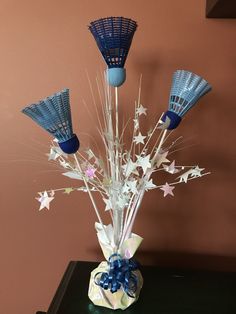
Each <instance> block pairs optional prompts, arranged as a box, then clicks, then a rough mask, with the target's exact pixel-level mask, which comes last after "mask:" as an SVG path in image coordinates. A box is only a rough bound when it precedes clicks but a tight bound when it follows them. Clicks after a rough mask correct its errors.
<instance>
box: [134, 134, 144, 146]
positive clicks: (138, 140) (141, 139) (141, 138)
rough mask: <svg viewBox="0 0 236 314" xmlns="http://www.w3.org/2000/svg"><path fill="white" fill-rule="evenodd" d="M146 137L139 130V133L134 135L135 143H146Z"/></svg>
mask: <svg viewBox="0 0 236 314" xmlns="http://www.w3.org/2000/svg"><path fill="white" fill-rule="evenodd" d="M145 138H146V136H143V135H142V134H141V132H139V134H138V135H137V136H134V142H135V144H139V143H141V144H144V139H145Z"/></svg>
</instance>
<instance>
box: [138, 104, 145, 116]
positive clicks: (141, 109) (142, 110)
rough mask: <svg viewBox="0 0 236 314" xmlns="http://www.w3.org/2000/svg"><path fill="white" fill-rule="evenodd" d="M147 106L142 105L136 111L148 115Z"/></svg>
mask: <svg viewBox="0 0 236 314" xmlns="http://www.w3.org/2000/svg"><path fill="white" fill-rule="evenodd" d="M146 111H147V108H144V107H143V105H140V106H139V107H138V108H137V109H136V113H137V114H138V115H139V116H141V115H142V114H144V115H145V116H146V115H147V113H146Z"/></svg>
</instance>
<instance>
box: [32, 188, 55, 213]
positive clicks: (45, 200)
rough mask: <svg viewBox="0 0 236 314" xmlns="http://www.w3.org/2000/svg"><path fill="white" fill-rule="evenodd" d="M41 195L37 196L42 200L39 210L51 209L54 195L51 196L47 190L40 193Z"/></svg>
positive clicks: (37, 198) (38, 199)
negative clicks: (50, 205)
mask: <svg viewBox="0 0 236 314" xmlns="http://www.w3.org/2000/svg"><path fill="white" fill-rule="evenodd" d="M38 194H39V196H40V197H36V200H37V201H39V202H40V207H39V210H42V209H43V208H47V209H49V204H50V202H51V201H52V200H53V199H54V197H53V196H49V195H48V193H47V191H45V192H43V193H41V192H39V193H38Z"/></svg>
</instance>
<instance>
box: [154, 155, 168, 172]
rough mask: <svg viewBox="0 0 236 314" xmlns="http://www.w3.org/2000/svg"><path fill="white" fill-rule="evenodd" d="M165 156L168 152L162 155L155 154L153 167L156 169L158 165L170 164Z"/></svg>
mask: <svg viewBox="0 0 236 314" xmlns="http://www.w3.org/2000/svg"><path fill="white" fill-rule="evenodd" d="M167 155H168V152H165V153H163V154H157V158H156V161H155V165H156V167H157V168H159V167H160V165H161V164H163V163H167V162H170V161H169V159H167V158H166V156H167Z"/></svg>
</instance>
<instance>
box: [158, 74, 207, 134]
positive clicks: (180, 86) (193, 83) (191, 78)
mask: <svg viewBox="0 0 236 314" xmlns="http://www.w3.org/2000/svg"><path fill="white" fill-rule="evenodd" d="M210 90H211V86H210V84H209V83H208V82H207V81H205V80H204V79H203V78H202V77H200V76H198V75H196V74H194V73H192V72H188V71H184V70H177V71H176V72H175V73H174V75H173V80H172V87H171V91H170V98H169V108H168V111H166V112H165V114H164V115H163V117H162V121H163V122H165V121H166V118H167V117H168V118H169V120H170V123H169V125H168V127H167V129H168V130H173V129H175V128H177V126H178V125H179V124H180V122H181V120H182V117H183V116H184V115H185V114H186V113H187V112H188V111H189V110H190V109H191V108H192V107H193V106H194V105H195V104H196V102H197V101H198V100H199V98H201V97H202V96H203V95H205V94H206V93H208V92H209V91H210Z"/></svg>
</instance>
